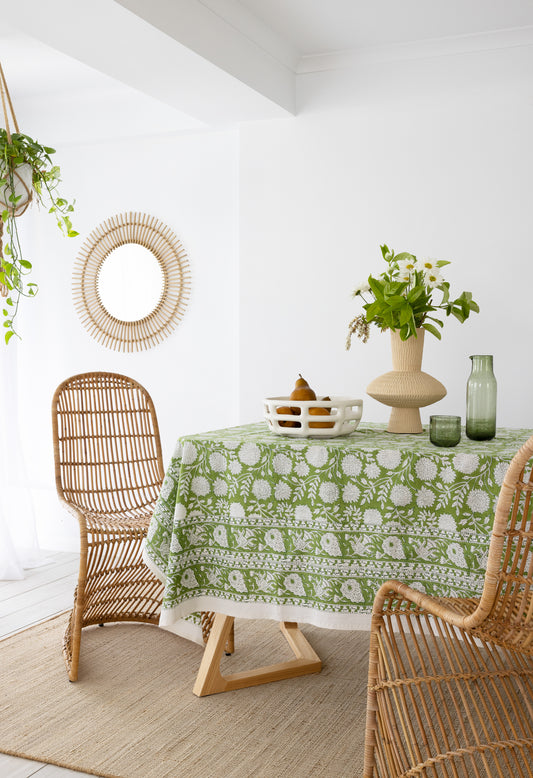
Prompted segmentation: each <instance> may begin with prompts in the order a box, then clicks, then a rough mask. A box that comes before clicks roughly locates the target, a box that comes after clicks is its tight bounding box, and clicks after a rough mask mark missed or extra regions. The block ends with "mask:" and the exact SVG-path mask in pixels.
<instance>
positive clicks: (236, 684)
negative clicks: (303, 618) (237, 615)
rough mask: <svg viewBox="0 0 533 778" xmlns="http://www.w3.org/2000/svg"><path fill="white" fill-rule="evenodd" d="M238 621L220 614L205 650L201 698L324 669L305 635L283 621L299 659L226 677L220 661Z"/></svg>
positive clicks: (200, 673) (199, 677)
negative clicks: (221, 670)
mask: <svg viewBox="0 0 533 778" xmlns="http://www.w3.org/2000/svg"><path fill="white" fill-rule="evenodd" d="M233 622H234V617H233V616H225V615H224V614H223V613H217V614H216V616H215V620H214V622H213V627H212V629H211V634H210V635H209V640H208V641H207V645H206V647H205V650H204V656H203V659H202V662H201V664H200V669H199V671H198V675H197V677H196V682H195V684H194V688H193V692H194V694H196V696H197V697H204V696H206V695H208V694H218V693H219V692H228V691H232V690H233V689H244V688H245V687H246V686H258V685H259V684H262V683H271V682H272V681H282V680H284V679H285V678H295V677H297V676H300V675H307V674H309V673H319V672H320V670H321V669H322V662H321V661H320V657H318V656H317V655H316V653H315V652H314V651H313V649H312V647H311V646H310V645H309V643H308V642H307V640H306V639H305V637H304V635H303V634H302V633H301V632H300V630H299V629H298V625H297V624H296V623H295V622H293V621H283V622H281V625H280V628H281V631H282V632H283V634H284V635H285V637H286V639H287V642H288V644H289V645H290V647H291V649H292V652H293V654H294V656H295V659H291V660H289V661H288V662H278V663H277V664H274V665H266V666H265V667H258V668H256V669H255V670H246V671H244V672H241V673H232V674H231V675H222V673H221V672H220V659H221V657H222V654H223V652H224V648H225V646H226V643H227V640H228V637H229V635H230V632H231V629H232V626H233Z"/></svg>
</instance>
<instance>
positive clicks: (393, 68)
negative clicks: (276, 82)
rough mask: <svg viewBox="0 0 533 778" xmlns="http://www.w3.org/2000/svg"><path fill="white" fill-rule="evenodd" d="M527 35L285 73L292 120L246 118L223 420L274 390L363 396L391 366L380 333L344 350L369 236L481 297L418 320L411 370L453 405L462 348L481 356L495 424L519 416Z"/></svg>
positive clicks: (527, 410)
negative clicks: (231, 399)
mask: <svg viewBox="0 0 533 778" xmlns="http://www.w3.org/2000/svg"><path fill="white" fill-rule="evenodd" d="M532 64H533V52H532V48H531V47H517V48H513V49H511V48H509V49H505V50H499V51H485V52H477V53H471V54H460V55H454V56H439V57H434V58H425V59H417V60H404V61H397V62H391V63H386V62H382V63H377V64H373V65H371V64H365V63H361V65H360V67H359V68H358V69H354V70H351V71H346V70H344V71H329V72H319V73H310V74H306V75H302V76H300V77H299V84H298V94H299V99H300V110H299V115H298V117H297V118H296V119H294V120H282V121H277V122H262V123H255V124H248V125H246V126H244V127H243V129H242V133H241V156H240V201H239V202H240V221H239V224H240V282H241V321H242V326H241V329H240V369H241V375H240V391H241V421H243V422H247V421H251V420H252V419H256V418H257V417H258V416H259V414H260V400H261V398H262V397H265V396H268V395H282V394H286V393H288V392H290V390H291V389H292V386H293V384H294V380H295V378H296V377H297V375H298V373H299V372H301V373H302V374H303V375H304V377H306V378H307V380H308V381H309V383H310V384H311V385H312V386H314V388H315V389H316V391H317V392H320V393H323V394H330V395H331V394H350V395H352V396H355V397H362V398H364V403H365V407H364V418H366V419H367V420H374V421H385V420H387V419H388V416H389V409H388V408H386V407H385V406H383V405H381V404H379V403H378V402H376V401H375V400H372V399H371V398H369V397H368V396H367V395H366V394H365V388H366V386H367V385H368V383H369V382H370V380H371V379H372V378H374V377H376V376H377V375H380V374H381V373H384V372H386V371H388V370H390V369H391V360H390V347H389V336H388V334H385V335H382V334H380V333H379V331H378V330H377V329H373V331H372V334H371V338H370V340H369V342H368V343H366V344H362V343H361V342H360V341H356V342H354V344H353V346H352V349H351V351H348V352H347V351H345V348H344V343H345V337H346V332H347V324H348V322H349V321H350V320H351V319H352V317H353V316H355V315H356V314H357V313H359V312H360V308H359V307H358V305H357V302H356V301H353V300H352V299H351V290H352V289H353V288H354V287H355V286H356V285H357V284H358V283H359V282H361V281H363V280H365V279H366V278H367V277H368V274H369V273H380V272H381V271H382V270H383V269H384V263H383V261H382V259H381V254H380V249H379V245H380V244H381V243H387V244H388V245H389V246H391V247H392V248H394V249H395V250H396V251H397V252H399V251H405V250H408V251H411V252H413V253H415V254H417V255H420V256H431V257H434V258H437V259H446V260H450V261H451V262H452V264H451V265H450V266H449V267H448V268H446V269H445V272H446V277H447V279H448V280H449V281H450V282H451V285H452V292H453V291H456V292H457V294H459V293H460V292H461V291H462V290H463V289H466V290H470V291H472V293H473V295H474V298H475V299H476V300H477V301H478V302H479V304H480V307H481V313H480V314H479V315H478V316H476V315H474V316H473V318H471V319H470V320H469V321H467V322H466V323H465V324H463V325H461V324H459V323H458V322H457V321H456V320H455V319H447V320H446V321H445V326H444V330H443V338H442V341H440V342H439V341H437V340H436V339H435V338H433V337H432V336H431V335H427V336H426V345H425V353H424V362H423V369H424V370H426V372H428V373H430V374H432V375H434V376H435V377H436V378H438V379H440V380H441V381H442V382H443V383H444V384H445V386H446V387H447V389H448V395H447V396H446V397H445V398H444V399H443V400H442V401H441V402H440V403H438V404H436V405H433V406H430V407H429V408H426V409H422V421H423V423H425V422H427V420H428V418H429V415H430V413H432V412H441V413H457V414H460V415H462V416H463V419H464V411H465V385H466V380H467V378H468V374H469V371H470V360H469V359H468V357H469V355H470V354H476V353H489V354H494V364H495V374H496V377H497V380H498V387H499V402H498V424H500V425H507V426H518V427H520V426H523V427H528V428H532V427H533V409H532V407H531V404H530V402H529V399H530V398H529V395H530V387H531V379H532V377H533V367H532V363H531V360H530V359H529V350H530V336H529V334H530V315H529V314H530V305H531V303H530V300H531V290H532V288H533V262H532V261H531V240H530V224H531V213H532V206H533V195H532V191H531V180H532V173H533V164H532V162H533V155H532V151H531V137H532V130H533V101H532V96H531V83H530V80H529V74H530V73H531V65H532Z"/></svg>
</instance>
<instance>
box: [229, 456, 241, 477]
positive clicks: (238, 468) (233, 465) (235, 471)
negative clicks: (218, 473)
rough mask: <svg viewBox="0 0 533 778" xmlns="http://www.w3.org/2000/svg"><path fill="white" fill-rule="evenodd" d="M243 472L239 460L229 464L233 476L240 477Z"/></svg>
mask: <svg viewBox="0 0 533 778" xmlns="http://www.w3.org/2000/svg"><path fill="white" fill-rule="evenodd" d="M241 470H242V465H241V463H240V462H239V461H238V460H237V459H234V460H232V461H231V462H230V463H229V471H230V473H233V475H239V473H240V472H241Z"/></svg>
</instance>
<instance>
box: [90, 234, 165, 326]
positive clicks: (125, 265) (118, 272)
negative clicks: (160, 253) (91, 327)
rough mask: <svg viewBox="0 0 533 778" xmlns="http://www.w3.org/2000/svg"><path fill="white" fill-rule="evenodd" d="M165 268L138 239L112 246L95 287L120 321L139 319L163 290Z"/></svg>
mask: <svg viewBox="0 0 533 778" xmlns="http://www.w3.org/2000/svg"><path fill="white" fill-rule="evenodd" d="M164 281H165V279H164V275H163V269H162V268H161V265H160V263H159V262H158V260H157V257H156V256H155V254H154V253H153V252H152V251H150V249H147V248H145V247H144V246H141V245H139V244H138V243H128V244H126V245H125V246H118V247H117V248H115V249H113V250H112V251H111V252H110V253H109V254H108V255H107V257H106V258H105V259H104V261H103V262H102V264H101V265H100V269H99V271H98V276H97V279H96V288H97V291H98V295H99V297H100V300H101V302H102V305H103V306H104V308H105V309H106V310H107V312H108V313H110V314H111V316H114V317H115V318H116V319H120V321H138V320H139V319H144V317H145V316H149V314H151V313H152V311H154V310H155V309H156V308H157V306H158V304H159V302H160V300H161V296H162V294H163V288H164Z"/></svg>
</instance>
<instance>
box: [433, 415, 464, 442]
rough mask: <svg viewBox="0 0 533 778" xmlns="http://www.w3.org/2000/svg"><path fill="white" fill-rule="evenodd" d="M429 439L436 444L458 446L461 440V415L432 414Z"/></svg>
mask: <svg viewBox="0 0 533 778" xmlns="http://www.w3.org/2000/svg"><path fill="white" fill-rule="evenodd" d="M429 439H430V441H431V442H432V443H433V445H434V446H446V447H451V446H456V445H457V444H458V443H459V441H460V440H461V417H460V416H430V417H429Z"/></svg>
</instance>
